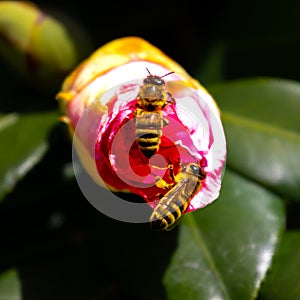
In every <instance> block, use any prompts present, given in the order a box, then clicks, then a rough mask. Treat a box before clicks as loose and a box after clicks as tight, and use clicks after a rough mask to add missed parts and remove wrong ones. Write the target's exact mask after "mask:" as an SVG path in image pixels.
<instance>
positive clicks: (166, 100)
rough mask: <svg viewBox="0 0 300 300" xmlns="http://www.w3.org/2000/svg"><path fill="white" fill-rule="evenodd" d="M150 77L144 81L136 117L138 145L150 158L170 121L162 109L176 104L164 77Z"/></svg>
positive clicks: (138, 98)
mask: <svg viewBox="0 0 300 300" xmlns="http://www.w3.org/2000/svg"><path fill="white" fill-rule="evenodd" d="M147 71H148V73H149V75H148V76H147V77H146V78H145V79H144V81H143V84H142V86H141V88H140V91H139V94H138V97H137V104H136V110H135V112H134V115H135V127H136V137H137V143H138V146H139V148H140V150H141V151H142V153H143V154H144V155H145V156H146V157H148V158H150V157H151V156H152V155H153V154H155V153H156V152H157V150H158V148H159V144H160V140H161V136H162V128H163V126H166V125H167V124H168V121H167V120H166V119H165V118H164V117H163V115H162V109H164V108H165V107H166V105H169V104H170V103H172V102H175V100H174V98H173V97H172V95H171V94H170V93H168V92H167V91H166V87H165V81H164V80H163V79H162V78H163V77H165V76H167V75H169V74H172V73H174V72H170V73H167V74H165V75H163V76H156V75H152V74H151V73H150V72H149V70H148V69H147Z"/></svg>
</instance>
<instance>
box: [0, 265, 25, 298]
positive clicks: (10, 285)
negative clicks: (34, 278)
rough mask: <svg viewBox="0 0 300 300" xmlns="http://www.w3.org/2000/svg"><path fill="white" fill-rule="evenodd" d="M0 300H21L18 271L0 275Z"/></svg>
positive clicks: (9, 271)
mask: <svg viewBox="0 0 300 300" xmlns="http://www.w3.org/2000/svg"><path fill="white" fill-rule="evenodd" d="M0 299H3V300H6V299H7V300H9V299H11V300H21V299H22V295H21V284H20V280H19V278H18V273H17V271H16V270H14V269H12V270H8V271H5V272H4V273H2V274H0Z"/></svg>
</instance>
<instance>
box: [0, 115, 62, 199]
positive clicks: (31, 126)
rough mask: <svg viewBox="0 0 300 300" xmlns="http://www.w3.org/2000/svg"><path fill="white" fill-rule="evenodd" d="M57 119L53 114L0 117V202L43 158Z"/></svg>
mask: <svg viewBox="0 0 300 300" xmlns="http://www.w3.org/2000/svg"><path fill="white" fill-rule="evenodd" d="M57 120H58V116H57V114H56V113H54V112H48V113H36V114H28V115H19V114H8V115H2V116H0V141H1V148H0V200H1V199H2V198H3V196H4V195H5V194H6V193H7V192H9V191H10V190H11V189H12V188H13V187H14V186H15V184H16V183H17V181H18V180H19V179H20V178H22V177H23V176H24V175H25V174H26V173H27V172H28V171H29V170H30V169H31V168H32V167H34V165H35V164H37V163H38V162H39V161H40V159H41V158H42V157H43V155H44V153H45V151H46V150H47V141H46V138H47V135H48V133H49V130H50V128H51V127H52V126H53V125H54V124H55V123H56V122H57Z"/></svg>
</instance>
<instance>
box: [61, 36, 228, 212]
mask: <svg viewBox="0 0 300 300" xmlns="http://www.w3.org/2000/svg"><path fill="white" fill-rule="evenodd" d="M148 72H150V75H149V74H148ZM151 74H153V75H151ZM166 74H168V75H167V76H164V75H166ZM147 76H148V77H149V76H150V77H151V76H152V77H153V76H154V77H158V78H162V77H164V79H163V82H164V85H165V89H166V92H167V94H166V95H167V96H166V97H167V98H166V99H167V100H166V102H167V104H166V105H165V106H163V107H162V108H161V109H160V110H158V111H159V113H161V116H162V119H163V122H164V126H162V128H161V130H162V135H161V137H160V138H159V146H158V148H157V150H156V152H155V154H154V155H153V156H149V157H147V155H144V154H143V151H142V150H141V148H140V146H139V144H138V142H137V132H136V115H137V109H138V106H137V99H138V96H139V93H140V90H141V87H142V86H143V84H144V81H143V80H144V79H145V78H146V77H147ZM57 98H58V99H60V100H61V103H62V108H63V111H64V114H65V115H64V117H63V119H64V121H66V122H67V123H68V124H69V127H70V130H71V133H72V135H73V137H74V145H75V148H76V150H77V152H78V155H79V157H80V160H81V162H82V164H83V166H84V167H85V169H86V170H87V172H88V173H89V174H90V176H91V177H92V178H93V179H94V180H95V182H97V183H98V184H100V185H103V186H106V187H108V188H109V189H110V190H111V191H113V192H120V191H121V192H130V193H134V194H138V195H140V196H141V197H143V198H144V200H145V201H146V202H147V203H148V204H149V205H150V206H151V207H152V208H154V207H155V206H156V204H157V201H159V199H161V198H162V197H163V196H164V195H165V194H166V193H167V191H168V189H165V188H163V187H162V186H160V185H157V184H156V182H157V181H158V180H159V179H161V178H162V179H163V180H164V182H165V183H166V184H167V185H169V186H170V187H175V186H176V180H175V177H176V175H177V174H179V173H180V172H182V170H183V168H184V167H185V166H187V165H188V164H190V163H196V164H197V165H199V166H200V167H201V168H202V169H203V171H204V172H205V174H206V177H205V179H204V180H203V182H202V183H201V189H199V191H198V190H197V191H196V192H195V193H192V194H191V197H190V198H191V201H190V203H189V205H188V208H187V210H186V211H185V212H190V211H193V210H195V209H199V208H202V207H204V206H206V205H208V204H209V203H211V202H212V201H214V200H215V199H216V198H218V196H219V191H220V188H221V180H222V174H223V171H224V167H225V160H226V141H225V135H224V131H223V127H222V123H221V121H220V115H219V110H218V107H217V105H216V103H215V102H214V100H213V98H212V97H211V96H210V95H209V93H208V92H207V91H206V90H205V89H204V88H203V87H202V86H201V85H200V83H199V82H198V81H197V80H195V79H193V78H192V77H191V76H190V75H188V74H187V72H186V71H185V70H184V69H183V68H182V67H181V66H180V65H178V64H177V63H176V62H174V61H173V60H172V59H170V58H169V57H168V56H166V55H165V54H164V53H162V52H161V51H160V50H159V49H157V48H156V47H154V46H153V45H151V44H149V43H148V42H147V41H145V40H143V39H141V38H139V37H125V38H120V39H117V40H114V41H112V42H110V43H108V44H106V45H104V46H102V47H101V48H100V49H98V50H97V51H96V52H95V53H93V54H92V55H91V56H90V57H89V58H87V59H86V60H85V61H84V62H82V63H81V64H80V65H79V66H78V67H77V68H76V69H75V70H74V71H73V72H72V73H71V74H70V75H69V77H68V78H67V79H66V80H65V82H64V84H63V87H62V90H61V92H59V93H58V95H57ZM155 116H156V115H155ZM149 117H151V118H154V115H153V113H151V112H150V114H149Z"/></svg>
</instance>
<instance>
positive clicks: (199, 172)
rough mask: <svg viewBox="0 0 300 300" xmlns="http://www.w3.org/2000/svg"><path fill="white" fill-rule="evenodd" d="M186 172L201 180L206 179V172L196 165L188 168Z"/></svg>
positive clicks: (193, 164)
mask: <svg viewBox="0 0 300 300" xmlns="http://www.w3.org/2000/svg"><path fill="white" fill-rule="evenodd" d="M185 172H187V173H189V174H192V175H194V176H197V177H199V178H200V179H204V178H205V177H206V173H205V172H204V170H203V169H202V168H201V167H200V166H199V165H198V164H195V163H191V164H189V165H188V166H187V167H186V170H185Z"/></svg>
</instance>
